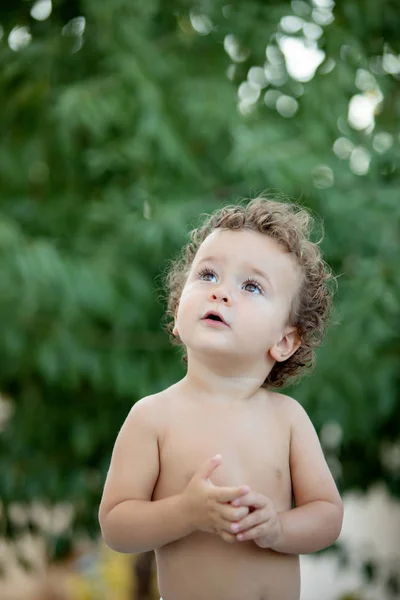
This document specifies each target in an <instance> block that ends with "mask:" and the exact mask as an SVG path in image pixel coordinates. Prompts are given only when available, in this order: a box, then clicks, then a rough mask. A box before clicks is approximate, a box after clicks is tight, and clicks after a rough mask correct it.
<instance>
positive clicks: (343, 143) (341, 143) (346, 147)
mask: <svg viewBox="0 0 400 600" xmlns="http://www.w3.org/2000/svg"><path fill="white" fill-rule="evenodd" d="M353 150H354V144H353V142H351V141H350V140H349V139H347V138H345V137H340V138H338V139H337V140H335V142H334V144H333V151H334V153H335V154H336V156H337V157H338V158H340V159H341V160H347V159H349V158H350V156H351V153H352V152H353Z"/></svg>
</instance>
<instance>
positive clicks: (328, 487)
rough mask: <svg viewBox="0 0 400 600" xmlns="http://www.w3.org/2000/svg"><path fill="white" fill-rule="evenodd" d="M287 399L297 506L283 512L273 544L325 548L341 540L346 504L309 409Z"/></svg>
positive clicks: (296, 549)
mask: <svg viewBox="0 0 400 600" xmlns="http://www.w3.org/2000/svg"><path fill="white" fill-rule="evenodd" d="M287 400H288V401H289V403H288V410H289V417H290V423H291V442H290V471H291V478H292V487H293V495H294V499H295V508H293V509H291V510H287V511H284V512H281V513H280V514H279V518H280V523H281V536H280V538H279V540H278V541H277V543H276V544H274V545H273V546H270V547H271V548H272V549H273V550H275V551H277V552H283V553H288V554H307V553H310V552H317V551H318V550H322V549H323V548H326V547H328V546H330V545H331V544H333V543H334V542H335V541H336V540H337V538H338V537H339V534H340V530H341V527H342V520H343V505H342V501H341V499H340V496H339V492H338V490H337V488H336V485H335V482H334V479H333V477H332V475H331V472H330V470H329V467H328V465H327V464H326V461H325V458H324V455H323V452H322V448H321V445H320V443H319V440H318V436H317V433H316V431H315V429H314V427H313V425H312V423H311V421H310V419H309V417H308V416H307V413H306V412H305V410H304V409H303V408H302V407H301V405H300V404H298V403H297V402H296V401H294V400H292V399H289V398H287Z"/></svg>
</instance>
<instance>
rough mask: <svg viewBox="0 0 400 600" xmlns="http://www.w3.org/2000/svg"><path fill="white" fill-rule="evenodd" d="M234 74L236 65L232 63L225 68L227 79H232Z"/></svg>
mask: <svg viewBox="0 0 400 600" xmlns="http://www.w3.org/2000/svg"><path fill="white" fill-rule="evenodd" d="M235 74H236V65H233V64H232V65H229V67H228V68H227V70H226V76H227V77H228V79H230V80H231V81H233V80H234V78H235Z"/></svg>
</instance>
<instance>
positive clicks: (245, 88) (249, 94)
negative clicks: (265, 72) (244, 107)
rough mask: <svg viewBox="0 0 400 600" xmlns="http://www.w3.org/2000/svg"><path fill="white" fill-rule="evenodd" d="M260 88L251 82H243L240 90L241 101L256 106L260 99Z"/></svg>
mask: <svg viewBox="0 0 400 600" xmlns="http://www.w3.org/2000/svg"><path fill="white" fill-rule="evenodd" d="M260 91H261V90H260V86H258V85H255V84H254V83H251V82H249V81H243V83H241V84H240V86H239V89H238V96H239V98H240V100H244V101H245V102H246V104H254V102H257V100H258V99H259V97H260Z"/></svg>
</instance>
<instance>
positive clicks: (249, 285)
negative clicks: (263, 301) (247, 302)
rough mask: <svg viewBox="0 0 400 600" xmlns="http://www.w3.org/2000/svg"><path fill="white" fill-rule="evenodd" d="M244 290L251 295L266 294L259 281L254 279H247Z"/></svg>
mask: <svg viewBox="0 0 400 600" xmlns="http://www.w3.org/2000/svg"><path fill="white" fill-rule="evenodd" d="M243 289H244V290H245V291H246V292H249V293H250V294H262V293H263V292H264V290H263V288H262V287H261V285H260V284H259V283H257V281H254V280H253V279H247V280H246V281H245V282H244V283H243Z"/></svg>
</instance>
